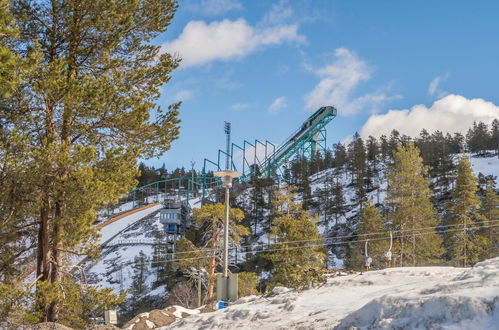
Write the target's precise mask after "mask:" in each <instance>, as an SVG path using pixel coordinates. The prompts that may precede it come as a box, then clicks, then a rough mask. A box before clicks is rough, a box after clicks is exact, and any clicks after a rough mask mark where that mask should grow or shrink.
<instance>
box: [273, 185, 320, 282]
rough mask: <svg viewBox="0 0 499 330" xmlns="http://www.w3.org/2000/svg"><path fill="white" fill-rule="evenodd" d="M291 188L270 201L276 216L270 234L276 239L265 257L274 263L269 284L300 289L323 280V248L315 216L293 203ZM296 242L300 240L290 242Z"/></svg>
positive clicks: (293, 196) (293, 197)
mask: <svg viewBox="0 0 499 330" xmlns="http://www.w3.org/2000/svg"><path fill="white" fill-rule="evenodd" d="M295 198H296V196H295V195H294V193H292V192H291V188H289V187H288V188H287V189H286V190H285V191H282V192H278V193H277V194H276V197H275V199H274V200H273V206H274V208H275V210H276V216H277V217H276V218H275V219H274V223H273V225H272V227H271V233H272V235H274V236H275V237H276V239H277V241H276V243H277V244H275V245H273V246H272V247H271V248H270V252H269V253H268V255H267V256H268V258H269V259H270V260H271V261H272V263H273V266H274V267H273V269H272V271H271V276H272V277H271V286H278V285H282V286H287V287H293V288H301V287H304V286H306V285H314V284H318V283H320V282H322V281H323V278H322V268H323V267H324V262H325V257H326V254H325V249H324V248H323V247H322V246H321V245H322V236H321V235H320V234H319V231H318V229H317V225H316V222H317V219H316V218H313V217H312V216H311V215H310V214H309V213H308V212H307V211H305V210H303V209H302V207H301V205H300V204H299V203H296V202H295ZM292 241H299V242H292ZM272 249H275V251H272Z"/></svg>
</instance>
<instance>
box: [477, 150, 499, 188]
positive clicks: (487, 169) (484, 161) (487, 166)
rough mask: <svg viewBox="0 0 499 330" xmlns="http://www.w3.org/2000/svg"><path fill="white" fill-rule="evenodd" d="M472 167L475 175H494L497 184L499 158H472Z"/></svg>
mask: <svg viewBox="0 0 499 330" xmlns="http://www.w3.org/2000/svg"><path fill="white" fill-rule="evenodd" d="M470 161H471V167H472V168H473V172H475V175H478V173H482V174H483V175H485V176H487V175H492V176H494V177H495V181H496V183H498V180H497V178H498V177H499V158H498V157H497V156H493V157H470Z"/></svg>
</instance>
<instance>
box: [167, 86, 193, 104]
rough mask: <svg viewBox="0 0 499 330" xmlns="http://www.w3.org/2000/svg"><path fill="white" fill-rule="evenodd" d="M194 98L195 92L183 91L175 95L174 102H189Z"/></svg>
mask: <svg viewBox="0 0 499 330" xmlns="http://www.w3.org/2000/svg"><path fill="white" fill-rule="evenodd" d="M193 96H194V93H193V91H191V90H189V89H182V90H180V91H178V92H177V93H175V94H174V95H173V97H172V100H173V102H180V101H187V100H190V99H192V97H193Z"/></svg>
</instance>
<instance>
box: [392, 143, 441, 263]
mask: <svg viewBox="0 0 499 330" xmlns="http://www.w3.org/2000/svg"><path fill="white" fill-rule="evenodd" d="M393 158H394V163H393V164H392V165H390V166H389V168H388V173H387V179H388V191H387V197H386V200H385V202H386V205H387V206H388V208H389V213H388V218H389V220H390V221H391V224H392V227H393V229H394V230H396V231H397V236H398V238H397V240H396V242H395V243H396V244H394V258H395V260H394V261H395V263H397V264H398V265H400V266H407V265H412V266H416V265H421V264H432V263H435V262H437V261H439V260H440V256H441V255H442V249H441V241H442V240H441V239H440V236H439V235H438V234H437V233H436V232H435V231H434V229H435V227H436V225H437V220H436V217H437V214H436V211H435V209H434V208H433V205H432V203H431V201H430V197H431V195H432V192H431V190H430V188H429V180H428V179H427V178H426V175H427V168H426V167H425V166H423V160H422V158H421V157H420V156H419V150H418V148H417V147H416V146H414V144H412V143H406V144H405V146H403V145H402V144H398V146H397V149H396V150H395V151H394V153H393Z"/></svg>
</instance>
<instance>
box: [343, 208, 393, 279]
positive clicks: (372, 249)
mask: <svg viewBox="0 0 499 330" xmlns="http://www.w3.org/2000/svg"><path fill="white" fill-rule="evenodd" d="M355 235H359V236H358V237H357V239H356V241H359V242H354V243H353V244H351V245H352V247H351V248H350V249H349V251H348V253H347V255H348V258H347V260H345V266H346V267H347V268H349V269H357V270H362V269H363V267H364V265H365V252H366V251H365V249H366V241H367V254H368V256H369V257H371V258H372V265H373V267H375V268H383V267H384V265H385V258H384V253H385V252H386V251H387V250H388V246H389V241H388V240H387V239H386V237H387V235H388V231H387V230H385V228H384V224H383V220H382V217H381V213H380V212H379V211H378V209H377V208H376V206H375V205H374V204H373V203H372V201H371V200H368V201H367V202H365V203H364V207H363V208H362V211H361V212H360V224H359V228H358V229H357V230H356V231H355Z"/></svg>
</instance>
